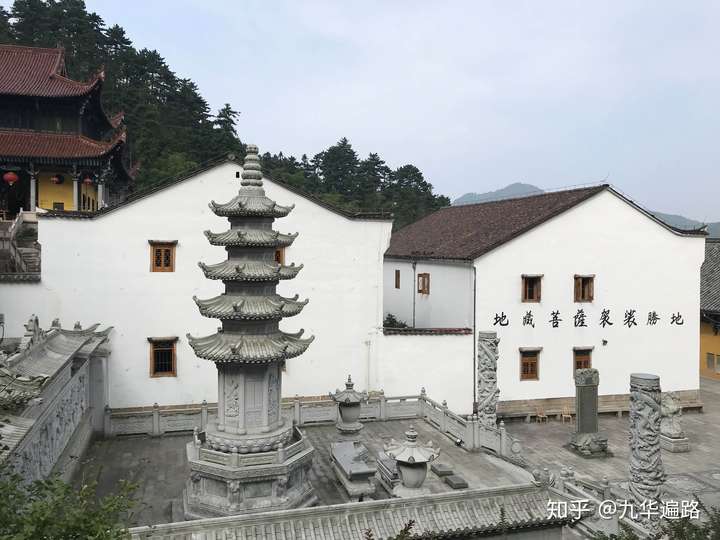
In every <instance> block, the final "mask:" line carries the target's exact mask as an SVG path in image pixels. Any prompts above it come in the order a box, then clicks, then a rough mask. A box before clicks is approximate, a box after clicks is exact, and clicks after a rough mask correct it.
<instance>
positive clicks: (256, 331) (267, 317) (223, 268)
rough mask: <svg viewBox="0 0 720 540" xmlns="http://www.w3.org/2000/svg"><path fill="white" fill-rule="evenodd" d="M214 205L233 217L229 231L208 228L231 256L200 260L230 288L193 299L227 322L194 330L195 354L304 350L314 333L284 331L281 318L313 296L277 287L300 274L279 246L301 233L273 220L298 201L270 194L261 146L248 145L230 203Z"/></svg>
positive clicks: (242, 358)
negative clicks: (279, 227) (203, 332)
mask: <svg viewBox="0 0 720 540" xmlns="http://www.w3.org/2000/svg"><path fill="white" fill-rule="evenodd" d="M210 209H211V210H212V211H213V212H214V213H215V214H216V215H218V216H222V217H227V218H228V220H229V221H230V229H229V230H227V231H225V232H221V233H213V232H210V231H205V236H206V237H207V238H208V240H209V242H210V244H212V245H216V246H224V247H225V249H226V250H227V253H228V257H227V259H226V260H224V261H222V262H219V263H216V264H205V263H203V262H200V263H198V264H199V266H200V268H201V269H202V271H203V273H204V274H205V277H206V278H207V279H214V280H221V281H223V283H224V284H225V289H226V290H225V292H224V293H223V294H220V295H218V296H216V297H214V298H209V299H206V300H201V299H198V298H197V297H193V300H194V301H195V303H196V304H197V306H198V308H199V309H200V313H201V314H202V315H203V316H205V317H210V318H215V319H220V320H221V321H222V324H223V326H222V327H221V328H219V329H218V332H217V333H215V334H212V335H209V336H205V337H192V336H190V335H188V340H189V342H190V345H191V347H192V348H193V350H194V351H195V354H196V355H197V356H199V357H200V358H204V359H206V360H211V361H213V362H217V363H239V364H245V363H248V364H257V363H267V362H279V361H283V360H286V359H288V358H292V357H294V356H298V355H300V354H302V353H303V352H304V351H305V350H306V349H307V347H308V346H309V345H310V343H311V342H312V340H313V338H312V337H310V338H307V339H303V338H302V337H301V336H302V334H303V331H302V330H300V331H299V332H297V333H294V334H291V333H286V332H283V331H281V330H280V329H279V327H278V323H279V321H280V320H282V319H283V318H285V317H292V316H294V315H297V314H298V313H300V312H301V311H302V309H303V308H304V307H305V305H307V303H308V300H304V301H299V300H298V297H297V296H295V297H294V298H285V297H283V296H280V295H279V294H277V293H276V292H275V287H276V285H277V283H278V282H279V281H280V280H281V279H292V278H294V277H295V276H297V275H298V273H299V272H300V270H302V267H303V266H302V265H298V266H296V265H295V264H294V263H293V264H290V265H285V264H282V263H280V262H277V261H276V260H275V250H276V249H278V248H284V247H287V246H290V245H291V244H292V243H293V241H294V240H295V239H296V238H297V236H298V234H297V233H295V234H282V233H280V232H278V231H275V230H273V229H272V221H273V220H274V218H276V217H283V216H286V215H288V214H289V213H290V211H291V210H292V209H293V206H280V205H278V204H277V203H276V202H275V201H273V200H272V199H270V198H269V197H267V196H266V195H265V191H264V189H263V187H262V172H261V170H260V161H259V158H258V155H257V147H255V146H252V145H250V146H248V148H247V156H246V158H245V166H244V170H243V173H242V181H241V188H240V191H239V193H238V195H237V196H236V197H235V198H233V199H232V200H231V201H230V202H228V203H226V204H218V203H216V202H214V201H213V202H211V203H210ZM243 323H246V324H243ZM262 323H265V324H262Z"/></svg>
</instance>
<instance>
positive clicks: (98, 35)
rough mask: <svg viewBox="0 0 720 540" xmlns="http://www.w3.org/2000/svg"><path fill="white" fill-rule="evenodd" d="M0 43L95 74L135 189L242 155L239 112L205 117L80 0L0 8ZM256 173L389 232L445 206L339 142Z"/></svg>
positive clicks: (73, 71) (159, 67)
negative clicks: (117, 125)
mask: <svg viewBox="0 0 720 540" xmlns="http://www.w3.org/2000/svg"><path fill="white" fill-rule="evenodd" d="M0 42H10V43H17V44H19V45H31V46H41V47H55V46H56V45H58V44H60V45H62V46H63V47H64V48H65V51H66V66H67V70H68V74H69V75H70V77H72V78H74V79H79V80H86V79H88V78H89V77H92V76H94V75H95V74H96V72H97V70H98V69H100V67H101V66H104V70H105V81H104V83H103V106H104V108H105V110H106V111H108V112H109V113H114V112H118V111H124V113H125V124H126V125H127V133H128V139H127V148H128V150H127V156H126V161H127V163H126V165H127V166H128V168H131V166H132V165H134V166H135V168H139V171H140V172H139V174H138V176H137V178H136V186H137V187H147V186H152V185H154V184H156V183H158V182H162V181H163V180H165V179H167V178H168V177H171V176H173V175H176V174H179V173H182V172H186V171H187V170H188V169H189V168H191V167H196V166H198V165H200V164H201V163H204V162H206V161H208V160H210V159H212V158H215V157H218V156H221V155H224V154H227V153H229V152H233V153H235V154H237V155H238V156H240V157H242V156H243V155H244V148H243V145H242V142H241V140H240V137H239V136H238V131H237V120H238V115H239V113H238V112H237V111H236V110H234V109H233V108H232V106H231V105H230V104H228V103H226V104H225V105H224V106H223V107H222V108H221V109H220V110H219V111H218V112H217V114H215V115H214V116H213V115H212V114H211V112H210V107H209V105H208V103H207V101H206V100H205V99H204V98H203V97H202V95H201V94H200V90H199V88H198V87H197V85H196V84H195V83H194V82H193V81H192V80H190V79H187V78H180V77H178V76H177V75H176V74H175V73H174V72H173V71H172V69H170V66H168V64H167V62H166V61H165V59H164V58H163V57H162V55H161V54H160V53H159V52H158V51H156V50H151V49H139V50H138V49H136V48H135V47H134V46H133V44H132V42H131V40H130V39H129V38H128V37H127V35H126V33H125V30H123V28H122V27H120V26H118V25H116V24H113V25H111V26H107V25H106V24H105V23H104V21H103V20H102V18H101V17H99V16H98V15H97V14H96V13H93V12H88V11H87V9H86V6H85V3H84V2H83V0H15V1H14V3H13V6H12V8H11V10H10V13H9V14H8V13H7V12H6V11H5V10H3V9H2V8H0ZM138 166H139V167H138ZM263 166H264V169H265V171H266V173H268V174H269V175H270V176H271V177H273V178H274V179H275V180H277V181H279V182H284V183H287V184H288V185H291V186H294V187H297V188H300V189H303V190H305V191H307V192H309V193H311V194H314V195H316V196H317V197H319V198H321V199H322V200H324V201H326V202H328V203H330V204H333V205H336V206H339V207H341V208H344V209H346V210H348V211H352V212H359V211H369V212H376V211H380V210H385V211H392V212H393V213H394V214H395V227H400V226H404V225H407V224H408V223H411V222H413V221H415V220H417V219H419V218H420V217H422V216H424V215H425V214H427V213H429V212H432V211H434V210H436V209H438V208H441V207H442V206H447V205H448V204H450V200H449V199H448V198H447V197H443V196H438V195H436V194H435V193H433V188H432V185H431V184H430V183H428V182H427V181H426V180H425V179H424V177H423V174H422V172H421V171H420V170H419V169H418V168H417V167H415V166H413V165H405V166H403V167H400V168H398V169H396V170H394V171H392V170H391V169H390V168H389V167H388V166H387V164H386V163H385V162H384V161H383V159H382V158H381V157H380V154H378V153H371V154H370V155H368V157H367V158H365V159H363V160H359V159H358V155H357V153H356V152H355V150H354V149H353V147H352V145H351V144H350V141H348V139H347V138H342V139H340V140H339V141H338V142H337V143H336V144H334V145H332V146H330V147H329V148H327V149H326V150H323V151H322V152H319V153H317V154H315V155H314V156H313V157H312V158H311V159H309V158H308V156H307V155H306V154H303V155H302V157H301V159H300V160H299V161H298V160H297V159H295V158H294V157H293V156H289V157H288V156H285V155H283V154H282V152H280V153H278V154H270V153H267V154H265V155H264V156H263Z"/></svg>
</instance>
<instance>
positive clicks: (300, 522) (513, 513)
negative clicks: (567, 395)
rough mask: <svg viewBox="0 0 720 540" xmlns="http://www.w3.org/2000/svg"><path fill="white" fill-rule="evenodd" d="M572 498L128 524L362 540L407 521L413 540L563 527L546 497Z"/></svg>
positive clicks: (527, 493) (149, 530)
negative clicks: (411, 525) (371, 534)
mask: <svg viewBox="0 0 720 540" xmlns="http://www.w3.org/2000/svg"><path fill="white" fill-rule="evenodd" d="M549 500H554V501H555V500H557V501H564V502H565V504H567V503H568V501H569V500H570V498H569V497H567V496H565V495H563V494H561V493H559V492H558V491H555V490H554V489H552V488H546V487H535V486H527V485H518V486H508V487H499V488H493V489H466V490H461V491H457V492H450V493H442V494H432V495H426V496H416V497H409V498H396V499H388V500H381V501H366V502H359V503H346V504H342V505H332V506H315V507H312V508H300V509H294V510H285V511H276V512H266V513H260V514H245V515H238V516H231V517H223V518H210V519H201V520H195V521H185V522H179V523H167V524H160V525H153V526H149V527H137V528H134V529H131V530H130V537H131V538H132V539H140V538H152V539H153V540H170V539H171V538H172V539H182V540H189V539H190V538H197V537H203V538H257V539H263V540H279V539H283V540H300V539H307V538H325V539H328V540H340V539H342V540H362V539H363V538H367V531H368V530H370V531H372V533H373V534H374V536H375V537H376V538H390V537H394V536H395V535H397V534H398V533H399V532H400V529H401V528H402V527H403V526H404V525H406V524H407V523H408V522H409V521H413V522H414V527H413V529H412V534H411V536H412V538H428V539H429V538H477V537H480V536H495V535H502V533H503V531H532V530H536V529H546V528H549V527H557V528H560V527H562V526H564V525H566V524H568V523H570V522H571V521H572V519H571V518H570V517H565V518H557V517H555V516H551V515H550V514H549V513H548V511H547V506H548V501H549Z"/></svg>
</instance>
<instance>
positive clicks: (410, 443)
mask: <svg viewBox="0 0 720 540" xmlns="http://www.w3.org/2000/svg"><path fill="white" fill-rule="evenodd" d="M417 438H418V433H417V431H415V428H414V427H413V426H410V429H408V430H407V431H406V432H405V440H404V441H403V442H397V441H395V440H394V439H391V440H390V444H387V445H386V446H385V453H386V454H387V455H388V456H389V457H391V458H392V459H394V460H395V461H396V462H397V468H398V477H399V478H400V484H399V485H397V486H396V487H395V489H394V490H393V494H394V495H395V496H397V497H407V496H411V495H418V494H421V493H423V492H424V490H423V487H422V485H423V482H425V478H426V477H427V469H428V463H429V462H431V461H434V460H435V459H436V458H437V457H438V455H440V449H439V448H435V447H434V446H433V443H432V442H428V443H427V444H425V445H421V444H419V443H418V440H417Z"/></svg>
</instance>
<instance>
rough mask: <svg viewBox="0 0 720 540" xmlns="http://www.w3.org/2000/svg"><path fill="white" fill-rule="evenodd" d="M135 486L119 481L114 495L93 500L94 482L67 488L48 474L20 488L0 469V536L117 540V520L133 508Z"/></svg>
mask: <svg viewBox="0 0 720 540" xmlns="http://www.w3.org/2000/svg"><path fill="white" fill-rule="evenodd" d="M134 490H135V486H133V485H131V484H128V483H121V484H120V486H119V490H118V492H117V493H116V494H114V495H110V496H106V497H102V498H99V497H98V496H97V493H96V486H95V485H94V484H90V485H83V486H82V487H80V488H79V489H77V490H76V489H73V488H72V487H71V486H70V485H68V484H66V483H65V482H63V481H62V480H60V479H59V478H58V477H57V476H53V477H51V478H49V479H47V480H38V481H35V482H33V483H32V484H30V485H25V484H23V482H22V479H21V478H20V477H19V476H18V475H16V474H14V473H12V472H10V471H8V470H7V468H5V467H2V468H0V538H7V539H12V540H37V539H39V538H53V539H61V538H62V539H77V540H80V539H83V540H84V539H94V540H120V539H124V538H126V536H127V529H126V527H125V525H124V524H123V519H125V518H127V516H128V512H129V511H130V510H131V508H132V507H133V504H134V501H133V492H134Z"/></svg>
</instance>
